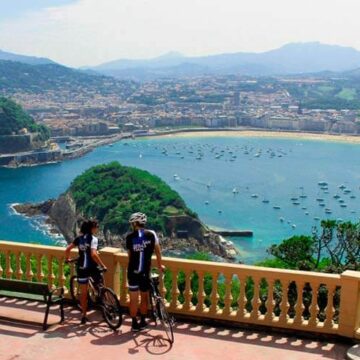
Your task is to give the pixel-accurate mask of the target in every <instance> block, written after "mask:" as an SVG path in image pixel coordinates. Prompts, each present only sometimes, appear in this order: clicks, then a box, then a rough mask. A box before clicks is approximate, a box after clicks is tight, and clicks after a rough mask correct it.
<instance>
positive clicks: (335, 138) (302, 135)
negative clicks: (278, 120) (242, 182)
mask: <svg viewBox="0 0 360 360" xmlns="http://www.w3.org/2000/svg"><path fill="white" fill-rule="evenodd" d="M217 136H221V137H244V138H249V137H260V138H274V139H276V138H278V139H292V140H314V141H332V142H341V143H348V144H360V136H359V135H343V134H339V135H337V134H323V133H307V132H292V131H274V130H264V129H261V130H255V129H244V128H241V129H234V128H232V129H228V130H225V129H200V128H199V129H191V128H184V129H179V130H173V131H171V130H170V131H168V132H164V133H156V134H154V135H148V136H144V137H151V138H154V137H155V138H156V137H169V138H171V137H174V138H177V137H187V138H192V137H194V138H195V137H217Z"/></svg>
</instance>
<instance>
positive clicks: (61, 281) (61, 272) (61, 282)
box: [57, 257, 66, 290]
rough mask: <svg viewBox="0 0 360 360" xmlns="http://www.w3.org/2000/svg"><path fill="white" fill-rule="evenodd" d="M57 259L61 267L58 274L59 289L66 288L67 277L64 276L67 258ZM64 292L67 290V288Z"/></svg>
mask: <svg viewBox="0 0 360 360" xmlns="http://www.w3.org/2000/svg"><path fill="white" fill-rule="evenodd" d="M57 259H58V261H59V267H58V270H59V273H58V282H59V287H64V288H65V280H66V277H65V274H64V261H65V258H64V257H60V258H57ZM64 290H66V288H65V289H64Z"/></svg>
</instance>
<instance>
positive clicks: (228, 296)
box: [223, 274, 233, 316]
mask: <svg viewBox="0 0 360 360" xmlns="http://www.w3.org/2000/svg"><path fill="white" fill-rule="evenodd" d="M224 276H225V275H224ZM232 277H233V275H232V274H227V275H226V276H225V296H224V309H223V315H225V316H229V315H230V314H231V312H232V309H231V303H232V295H231V282H232Z"/></svg>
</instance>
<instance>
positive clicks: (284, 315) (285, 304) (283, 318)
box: [279, 280, 290, 324]
mask: <svg viewBox="0 0 360 360" xmlns="http://www.w3.org/2000/svg"><path fill="white" fill-rule="evenodd" d="M281 285H282V298H281V304H280V311H281V313H280V316H279V323H284V324H286V323H287V321H288V311H289V301H288V291H289V285H290V280H282V281H281Z"/></svg>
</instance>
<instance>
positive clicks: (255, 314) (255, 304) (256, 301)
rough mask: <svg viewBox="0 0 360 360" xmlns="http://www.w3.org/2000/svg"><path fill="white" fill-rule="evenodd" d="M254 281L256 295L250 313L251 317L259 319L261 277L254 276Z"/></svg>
mask: <svg viewBox="0 0 360 360" xmlns="http://www.w3.org/2000/svg"><path fill="white" fill-rule="evenodd" d="M253 281H254V296H253V298H252V300H251V304H252V311H251V314H250V318H251V319H252V320H258V319H259V306H260V299H259V297H260V278H258V277H253Z"/></svg>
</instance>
